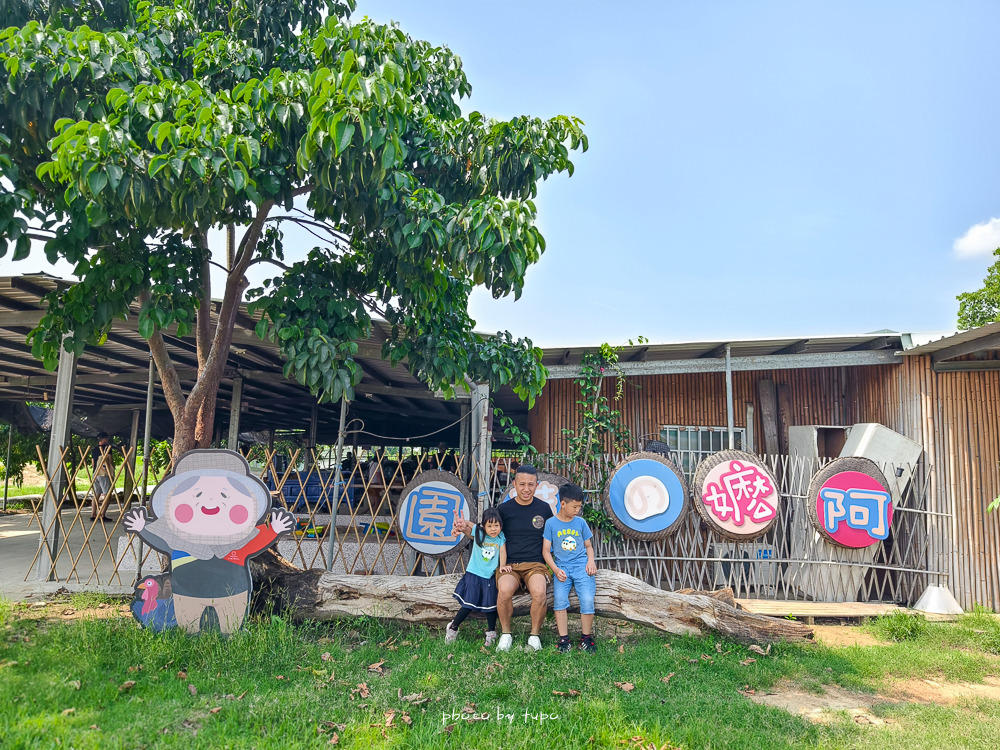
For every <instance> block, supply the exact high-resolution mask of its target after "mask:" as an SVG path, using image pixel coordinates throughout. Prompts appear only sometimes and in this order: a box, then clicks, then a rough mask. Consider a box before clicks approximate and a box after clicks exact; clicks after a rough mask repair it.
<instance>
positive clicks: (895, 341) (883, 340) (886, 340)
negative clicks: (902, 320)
mask: <svg viewBox="0 0 1000 750" xmlns="http://www.w3.org/2000/svg"><path fill="white" fill-rule="evenodd" d="M895 346H899V336H891V337H890V336H879V337H878V338H876V339H871V340H870V341H865V342H864V343H861V344H858V345H857V346H852V347H851V348H850V349H848V350H847V351H849V352H870V351H874V350H876V349H891V348H893V347H895Z"/></svg>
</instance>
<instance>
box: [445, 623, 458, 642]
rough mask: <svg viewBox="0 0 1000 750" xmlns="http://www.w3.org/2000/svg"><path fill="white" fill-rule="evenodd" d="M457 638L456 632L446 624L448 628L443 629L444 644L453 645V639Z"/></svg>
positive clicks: (449, 624)
mask: <svg viewBox="0 0 1000 750" xmlns="http://www.w3.org/2000/svg"><path fill="white" fill-rule="evenodd" d="M456 638H458V631H457V630H455V629H453V628H452V627H451V623H450V622H449V623H448V627H446V628H445V629H444V642H445V643H454V642H455V639H456Z"/></svg>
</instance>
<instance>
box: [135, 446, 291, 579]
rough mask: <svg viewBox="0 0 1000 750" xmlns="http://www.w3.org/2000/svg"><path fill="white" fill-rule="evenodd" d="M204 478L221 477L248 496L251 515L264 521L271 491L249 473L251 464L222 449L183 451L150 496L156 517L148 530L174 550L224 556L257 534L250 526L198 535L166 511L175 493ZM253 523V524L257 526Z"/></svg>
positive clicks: (193, 553)
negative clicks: (225, 531) (231, 531)
mask: <svg viewBox="0 0 1000 750" xmlns="http://www.w3.org/2000/svg"><path fill="white" fill-rule="evenodd" d="M203 477H224V478H225V479H226V480H227V481H228V482H229V484H230V485H232V487H233V489H235V490H236V491H237V492H239V493H240V494H241V495H243V496H244V497H248V498H250V499H251V500H252V501H253V502H254V505H255V507H256V512H255V515H254V518H255V519H257V524H260V523H262V522H264V521H266V517H267V513H268V511H269V510H270V508H271V493H270V491H269V490H268V489H267V487H265V486H264V483H263V482H261V481H260V480H259V479H258V478H257V477H255V476H254V475H253V474H252V473H251V472H250V464H248V463H247V462H246V459H244V458H243V457H242V456H240V455H239V454H237V453H234V452H232V451H225V450H198V451H191V452H189V453H185V454H184V455H183V456H181V457H180V458H179V459H177V461H176V462H175V463H174V470H173V473H171V474H170V475H169V476H167V478H166V479H164V480H163V481H162V482H160V484H158V485H157V486H156V489H155V490H153V494H152V496H151V498H150V505H151V507H152V510H153V513H154V514H155V515H156V520H155V521H153V522H152V523H151V524H150V531H152V532H153V533H155V534H156V535H158V536H160V537H161V538H162V539H163V540H164V541H166V542H167V543H168V544H170V546H171V547H172V548H173V549H175V550H184V551H185V552H188V553H190V554H192V555H194V556H195V557H199V558H201V559H208V558H209V557H213V556H215V557H223V556H224V555H226V554H227V553H229V552H230V551H231V550H233V549H235V548H238V547H240V546H242V545H243V544H245V543H246V542H248V541H250V540H251V539H253V538H254V537H255V536H256V535H257V530H256V529H255V528H254V527H250V528H249V529H247V530H246V531H245V532H240V533H238V534H233V535H228V536H223V535H218V536H197V537H194V536H193V535H191V534H190V533H185V530H184V528H183V527H182V526H178V525H176V524H175V523H174V521H173V519H172V518H171V517H170V516H169V515H168V514H167V513H166V508H167V502H168V501H169V500H170V498H172V497H173V496H174V495H176V494H178V493H183V492H187V491H188V490H190V489H191V488H192V487H194V486H195V485H196V484H198V482H199V481H200V480H201V479H202V478H203ZM257 524H255V525H257Z"/></svg>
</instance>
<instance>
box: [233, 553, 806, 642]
mask: <svg viewBox="0 0 1000 750" xmlns="http://www.w3.org/2000/svg"><path fill="white" fill-rule="evenodd" d="M251 571H252V573H253V578H254V587H255V589H256V592H255V598H256V599H257V600H258V602H259V601H261V600H264V601H266V602H267V603H269V604H272V605H273V606H274V607H275V608H276V609H278V610H279V611H287V612H290V613H291V616H292V617H293V618H295V619H296V620H335V619H339V618H344V617H359V616H362V615H367V616H370V617H378V618H382V619H386V620H398V621H402V622H414V623H425V624H435V625H443V624H445V623H447V622H448V621H450V620H451V619H452V618H453V617H454V616H455V613H456V612H457V611H458V603H457V602H456V601H455V599H454V598H453V597H452V593H453V592H454V590H455V584H456V583H458V579H459V578H461V575H460V574H458V573H454V574H451V575H444V576H432V577H421V576H358V575H335V574H333V573H326V572H324V571H321V570H305V571H303V570H299V569H298V568H295V567H293V566H291V565H289V564H288V563H286V562H285V561H284V560H282V559H281V558H279V557H277V556H276V555H268V554H264V555H262V556H261V557H259V558H257V559H255V560H253V561H251ZM729 596H730V597H731V594H730V595H729ZM726 598H727V597H726V596H725V595H723V596H722V597H721V598H719V597H717V596H710V595H708V594H707V593H694V594H681V593H677V592H672V591H663V590H661V589H658V588H655V587H653V586H650V585H649V584H647V583H644V582H643V581H640V580H639V579H638V578H633V577H632V576H630V575H626V574H624V573H618V572H616V571H613V570H599V571H598V572H597V598H596V600H595V608H596V612H597V614H598V615H600V616H601V617H608V618H614V619H620V620H628V621H629V622H634V623H638V624H640V625H646V626H648V627H651V628H655V629H656V630H660V631H662V632H664V633H672V634H675V635H704V634H705V633H707V632H715V633H718V634H719V635H723V636H725V637H726V638H730V639H732V640H735V641H739V642H741V643H774V642H778V641H786V642H790V643H809V642H811V641H812V637H813V631H812V628H810V627H808V626H806V625H803V624H801V623H798V622H792V621H789V620H781V619H776V618H772V617H766V616H764V615H757V614H753V613H750V612H746V611H744V610H739V609H737V608H736V607H735V606H733V605H732V604H730V603H729V602H728V601H726ZM530 603H531V598H530V597H529V596H528V595H527V594H519V595H517V596H515V597H514V615H515V616H517V615H527V614H528V610H529V607H530ZM548 606H549V608H550V609H551V607H552V593H551V589H550V592H549V595H548ZM570 611H571V612H579V603H578V602H577V600H576V595H575V594H573V595H572V597H571V599H570Z"/></svg>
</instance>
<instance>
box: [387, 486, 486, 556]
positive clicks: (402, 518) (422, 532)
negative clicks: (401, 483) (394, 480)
mask: <svg viewBox="0 0 1000 750" xmlns="http://www.w3.org/2000/svg"><path fill="white" fill-rule="evenodd" d="M399 497H400V502H399V512H398V514H397V515H396V529H397V530H398V533H399V536H400V537H401V538H402V539H403V541H404V542H406V543H407V544H409V545H410V546H411V547H413V549H415V550H416V551H417V552H421V553H423V554H425V555H430V556H432V557H437V556H440V555H447V554H449V553H451V552H455V551H456V550H458V549H461V548H462V547H463V546H465V544H466V542H467V541H468V538H467V537H466V536H465V535H464V534H459V535H458V536H453V535H452V533H451V530H452V524H453V523H454V522H455V517H456V515H457V514H459V513H461V515H462V518H465V519H466V520H469V521H472V522H473V523H475V521H476V519H475V517H474V514H473V508H474V507H475V505H474V503H473V497H472V491H471V490H470V489H469V488H468V486H467V485H466V484H465V483H464V482H462V481H461V480H459V479H458V477H456V476H455V475H454V474H452V473H451V472H448V471H425V472H423V473H422V474H418V475H417V476H416V477H415V478H414V479H413V480H411V481H410V483H409V484H407V485H406V487H404V488H403V491H402V492H401V493H400V496H399Z"/></svg>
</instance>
